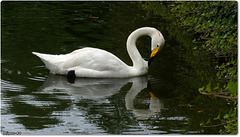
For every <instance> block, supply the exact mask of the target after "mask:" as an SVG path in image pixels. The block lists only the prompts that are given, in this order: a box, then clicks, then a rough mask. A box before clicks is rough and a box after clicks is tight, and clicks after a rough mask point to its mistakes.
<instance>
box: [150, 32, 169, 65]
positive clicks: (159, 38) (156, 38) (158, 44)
mask: <svg viewBox="0 0 240 137" xmlns="http://www.w3.org/2000/svg"><path fill="white" fill-rule="evenodd" d="M164 44H165V40H164V37H163V35H162V34H161V32H160V31H158V30H156V31H155V33H153V35H152V45H151V55H150V59H149V60H148V65H150V64H151V63H152V61H153V59H154V58H155V56H156V55H157V54H158V52H159V51H160V50H161V49H162V48H163V46H164Z"/></svg>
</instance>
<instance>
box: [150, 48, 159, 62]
mask: <svg viewBox="0 0 240 137" xmlns="http://www.w3.org/2000/svg"><path fill="white" fill-rule="evenodd" d="M158 52H159V47H156V48H155V49H153V50H152V53H151V55H150V59H149V60H148V66H149V65H151V63H152V61H153V59H154V57H155V56H156V55H157V53H158Z"/></svg>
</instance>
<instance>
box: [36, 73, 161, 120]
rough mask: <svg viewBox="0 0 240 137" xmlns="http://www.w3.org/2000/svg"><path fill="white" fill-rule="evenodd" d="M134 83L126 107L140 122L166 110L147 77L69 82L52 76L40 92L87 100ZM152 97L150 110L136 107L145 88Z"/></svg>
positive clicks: (78, 79) (86, 79)
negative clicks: (57, 93)
mask: <svg viewBox="0 0 240 137" xmlns="http://www.w3.org/2000/svg"><path fill="white" fill-rule="evenodd" d="M128 83H132V86H131V88H130V89H129V90H128V91H127V94H126V96H125V106H126V108H127V109H128V110H131V112H133V113H134V115H135V117H136V118H137V119H138V120H144V119H148V118H149V117H151V116H154V115H155V114H156V113H157V112H160V111H161V109H162V108H164V105H163V102H162V101H161V100H160V99H159V98H157V97H155V95H154V94H153V93H152V92H151V91H150V90H151V89H150V88H149V84H148V79H147V76H141V77H132V78H122V79H90V78H76V79H75V80H74V81H71V83H69V81H68V80H67V79H66V77H64V76H59V75H50V76H49V77H48V79H47V80H46V81H45V83H44V84H43V86H42V87H40V89H39V91H41V92H44V93H55V92H56V91H58V92H59V91H64V92H66V93H68V94H71V95H74V96H80V97H83V98H87V99H99V98H106V97H109V96H112V95H114V94H116V93H118V92H119V91H120V90H121V88H122V87H123V86H125V85H126V84H128ZM147 87H148V92H149V94H150V95H151V98H150V105H149V108H148V109H137V108H135V107H134V99H135V98H136V97H137V95H138V94H139V93H140V92H141V91H142V90H143V89H145V88H147Z"/></svg>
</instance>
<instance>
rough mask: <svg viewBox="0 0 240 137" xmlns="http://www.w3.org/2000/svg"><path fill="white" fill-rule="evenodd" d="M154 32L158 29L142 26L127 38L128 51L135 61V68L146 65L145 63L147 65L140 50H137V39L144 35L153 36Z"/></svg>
mask: <svg viewBox="0 0 240 137" xmlns="http://www.w3.org/2000/svg"><path fill="white" fill-rule="evenodd" d="M154 32H156V30H155V29H154V28H149V27H144V28H140V29H137V30H135V31H133V32H132V33H131V34H130V35H129V37H128V39H127V51H128V54H129V56H130V58H131V60H132V62H133V68H136V69H139V68H142V67H144V65H145V64H144V62H145V60H144V59H143V58H142V56H141V54H140V53H139V51H138V50H137V47H136V41H137V39H138V38H139V37H141V36H144V35H148V36H150V37H152V35H153V34H154Z"/></svg>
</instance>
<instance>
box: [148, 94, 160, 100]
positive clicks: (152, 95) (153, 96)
mask: <svg viewBox="0 0 240 137" xmlns="http://www.w3.org/2000/svg"><path fill="white" fill-rule="evenodd" d="M149 94H150V95H151V97H152V98H154V99H158V97H156V96H155V95H154V94H153V93H152V92H149Z"/></svg>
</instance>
